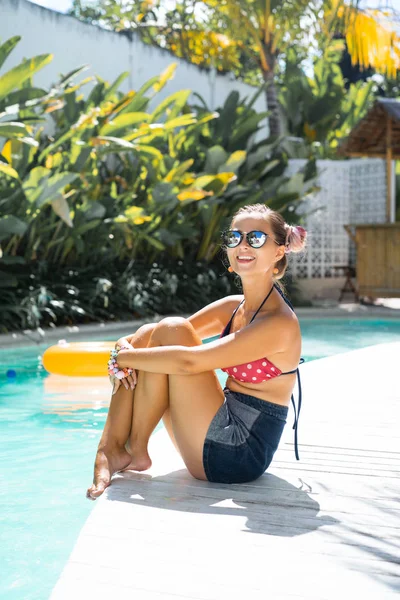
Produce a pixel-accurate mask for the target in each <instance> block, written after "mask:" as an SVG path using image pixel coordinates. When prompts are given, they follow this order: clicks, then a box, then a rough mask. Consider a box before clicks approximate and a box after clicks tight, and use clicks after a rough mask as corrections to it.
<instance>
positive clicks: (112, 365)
mask: <svg viewBox="0 0 400 600" xmlns="http://www.w3.org/2000/svg"><path fill="white" fill-rule="evenodd" d="M120 350H131V348H128V346H119V345H118V344H117V346H116V347H115V350H111V352H110V360H109V361H108V363H107V364H108V374H109V375H110V376H111V375H112V376H113V377H116V378H117V379H124V377H128V376H129V375H132V373H133V369H131V368H129V367H128V368H123V369H122V368H121V367H120V366H119V365H118V363H117V356H118V352H119V351H120Z"/></svg>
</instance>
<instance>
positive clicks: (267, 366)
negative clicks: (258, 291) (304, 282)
mask: <svg viewBox="0 0 400 600" xmlns="http://www.w3.org/2000/svg"><path fill="white" fill-rule="evenodd" d="M275 287H276V290H277V291H278V292H279V294H280V295H281V296H282V298H283V299H284V301H285V302H286V304H288V306H289V307H290V308H291V309H292V310H293V306H292V305H291V303H290V302H289V300H288V299H287V298H286V297H285V296H284V295H283V294H282V292H281V291H280V289H279V288H278V287H277V286H275V285H273V286H272V288H271V290H270V292H269V294H268V295H267V296H266V297H265V298H264V300H263V301H262V303H261V305H260V306H259V308H258V310H257V311H256V312H255V314H254V315H253V317H252V319H251V321H250V323H252V322H253V321H254V319H255V318H256V316H257V315H258V313H259V312H260V310H261V308H262V307H263V306H264V304H265V302H266V301H267V300H268V298H269V297H270V295H271V294H272V291H273V289H274V288H275ZM243 302H244V299H243V300H242V302H240V304H239V305H238V306H237V307H236V308H235V310H234V311H233V314H232V316H231V318H230V320H229V323H227V325H226V327H225V329H224V330H223V332H222V333H221V335H220V338H222V337H225V336H226V335H229V333H230V330H231V325H232V321H233V318H234V316H235V315H236V313H237V311H238V309H239V307H240V306H241V305H242V304H243ZM303 362H304V359H303V358H301V359H300V364H302V363H303ZM221 370H222V371H224V372H225V373H228V375H230V377H232V378H233V379H236V381H241V382H247V383H262V382H264V381H268V380H270V379H273V378H274V377H279V376H281V375H291V374H293V373H297V380H298V385H299V402H298V410H296V405H295V402H294V397H293V395H292V398H291V400H292V404H293V408H294V411H295V422H294V425H293V429H294V430H295V454H296V458H297V460H299V455H298V449H297V422H298V417H299V414H300V408H301V382H300V373H299V369H298V368H297V369H293V371H286V372H285V373H283V372H282V371H281V370H280V369H278V367H276V366H275V365H274V364H273V363H272V362H271V361H270V360H268V358H265V357H264V358H260V359H259V360H254V361H253V362H250V363H243V364H241V365H236V366H234V367H225V368H224V369H221Z"/></svg>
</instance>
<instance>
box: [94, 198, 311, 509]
mask: <svg viewBox="0 0 400 600" xmlns="http://www.w3.org/2000/svg"><path fill="white" fill-rule="evenodd" d="M305 239H306V232H305V230H304V229H303V228H302V227H293V226H289V225H287V224H286V223H285V222H284V220H283V219H282V217H281V216H280V215H279V214H278V213H276V212H274V211H272V210H270V209H269V208H268V207H266V206H265V205H264V204H255V205H251V206H245V207H243V208H241V209H240V210H239V211H238V212H237V213H236V215H235V216H234V218H233V220H232V223H231V227H230V230H228V231H227V232H225V233H224V236H223V240H224V246H225V250H226V253H227V258H228V260H229V263H230V267H229V271H231V272H232V271H234V272H235V273H237V274H238V275H239V277H240V278H241V282H242V286H243V295H235V296H228V297H226V298H222V299H221V300H217V301H216V302H212V303H211V304H209V305H208V306H206V307H205V308H203V309H202V310H200V311H199V312H197V313H195V314H194V315H193V316H191V317H190V318H188V319H183V318H180V317H169V318H166V319H163V320H162V321H160V322H159V323H157V324H149V325H144V326H143V327H140V328H139V329H138V331H137V332H136V333H135V334H134V335H132V336H130V337H128V338H123V339H121V340H119V342H118V345H117V346H116V348H117V350H116V351H115V353H114V358H112V360H111V363H109V364H110V365H111V366H110V372H111V373H115V372H117V371H118V374H117V376H112V377H111V379H112V383H113V397H112V401H111V405H110V409H109V413H108V417H107V422H106V425H105V428H104V432H103V435H102V437H101V440H100V444H99V448H98V451H97V456H96V461H95V467H94V480H93V485H92V486H91V487H90V488H89V489H88V491H87V497H88V498H90V499H92V500H95V499H96V498H97V497H98V496H100V495H101V494H102V493H103V491H104V489H105V488H106V487H107V486H108V485H109V484H110V480H111V477H112V475H113V473H115V472H117V471H123V470H129V469H130V470H136V471H143V470H146V469H148V468H149V467H150V466H151V460H150V457H149V455H148V451H147V444H148V440H149V437H150V435H151V433H152V432H153V430H154V429H155V427H156V425H157V424H158V422H159V421H160V419H161V418H163V421H164V424H165V427H166V429H167V431H168V433H169V435H170V437H171V439H172V441H173V443H174V444H175V447H176V448H177V450H178V451H179V452H180V454H181V456H182V458H183V460H184V462H185V464H186V467H187V469H188V470H189V472H190V473H191V474H192V476H193V477H195V478H197V479H203V480H208V481H214V482H223V483H239V482H246V481H251V480H253V479H256V478H257V477H259V476H260V475H262V473H264V471H265V470H266V469H267V467H268V465H269V464H270V462H271V460H272V457H273V455H274V452H275V450H276V449H277V447H278V443H279V440H280V437H281V434H282V431H283V428H284V425H285V423H286V416H287V412H288V405H289V402H290V398H291V394H292V392H293V388H294V385H295V382H296V372H297V367H298V364H299V359H300V351H301V335H300V327H299V323H298V320H297V317H296V315H295V314H294V312H293V310H292V309H291V307H290V305H289V304H288V303H287V301H285V299H284V298H283V296H282V294H281V293H280V291H279V288H278V287H277V286H276V285H275V282H276V280H278V279H280V278H281V277H283V275H284V273H285V270H286V267H287V254H288V253H289V252H299V251H301V250H302V249H303V247H304V244H305ZM221 332H222V334H221ZM218 334H219V335H220V338H219V339H218V340H216V341H214V342H210V343H208V344H202V339H204V338H208V337H212V336H215V335H218ZM116 363H117V364H116ZM114 367H115V369H114ZM123 369H125V370H124V371H123V372H122V370H123ZM127 369H129V371H128V370H127ZM215 369H222V370H224V371H226V372H227V373H228V375H229V376H228V379H227V381H226V387H225V389H224V390H223V389H222V387H221V385H220V383H219V381H218V379H217V376H216V374H215V371H214V370H215ZM118 377H122V379H119V378H118ZM296 424H297V418H296ZM128 450H129V452H128ZM296 456H297V444H296Z"/></svg>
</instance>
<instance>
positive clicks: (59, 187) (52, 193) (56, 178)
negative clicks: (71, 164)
mask: <svg viewBox="0 0 400 600" xmlns="http://www.w3.org/2000/svg"><path fill="white" fill-rule="evenodd" d="M77 177H79V175H78V173H69V172H67V171H65V172H63V173H56V175H53V176H52V177H49V179H48V180H47V182H46V187H44V188H43V189H42V190H41V193H40V196H39V198H38V199H37V205H38V206H42V204H44V203H45V202H49V201H51V202H54V200H57V199H59V196H60V194H61V192H62V191H63V190H64V188H65V187H66V186H67V185H69V184H70V183H72V182H73V181H75V179H77ZM53 208H54V206H53ZM57 210H59V212H57ZM57 210H56V209H55V212H57V214H59V215H60V216H61V213H62V214H65V204H64V203H63V202H62V201H59V203H58V205H57ZM62 218H64V217H62ZM64 221H65V222H66V223H67V220H66V219H64Z"/></svg>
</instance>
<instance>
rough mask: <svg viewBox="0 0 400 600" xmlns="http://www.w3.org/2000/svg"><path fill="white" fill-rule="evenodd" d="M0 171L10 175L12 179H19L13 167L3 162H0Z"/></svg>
mask: <svg viewBox="0 0 400 600" xmlns="http://www.w3.org/2000/svg"><path fill="white" fill-rule="evenodd" d="M0 172H1V173H4V174H5V175H8V176H9V177H12V178H13V179H19V175H18V173H17V171H16V170H15V169H13V168H12V167H11V166H10V165H6V164H4V163H3V162H0Z"/></svg>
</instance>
